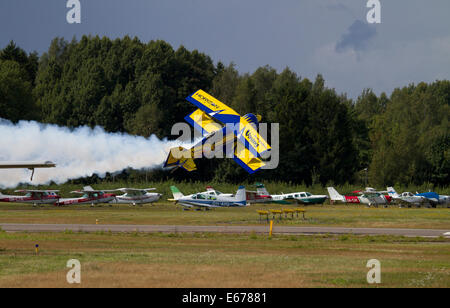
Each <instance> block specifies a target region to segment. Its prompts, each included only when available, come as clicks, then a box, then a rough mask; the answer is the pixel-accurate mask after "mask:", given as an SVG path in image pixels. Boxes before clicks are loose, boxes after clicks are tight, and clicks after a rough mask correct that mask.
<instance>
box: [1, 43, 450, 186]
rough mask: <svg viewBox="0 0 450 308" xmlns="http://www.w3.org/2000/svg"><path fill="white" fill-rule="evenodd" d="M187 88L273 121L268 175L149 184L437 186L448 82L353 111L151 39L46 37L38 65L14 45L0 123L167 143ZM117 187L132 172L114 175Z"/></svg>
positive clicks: (369, 95)
mask: <svg viewBox="0 0 450 308" xmlns="http://www.w3.org/2000/svg"><path fill="white" fill-rule="evenodd" d="M198 89H203V90H205V91H207V92H210V93H211V94H212V95H214V96H215V97H217V98H218V99H219V100H221V101H223V102H224V103H225V104H227V105H229V106H231V107H232V108H234V109H235V110H236V111H238V112H239V113H240V114H242V115H244V114H246V113H254V114H259V115H261V116H262V118H263V122H267V123H279V125H280V126H279V128H280V132H279V133H280V134H279V145H280V162H279V166H278V168H276V169H274V170H263V171H260V172H258V173H257V174H255V175H252V176H250V175H248V174H247V173H246V172H245V171H244V170H243V169H242V168H241V167H240V166H238V165H237V164H236V163H235V162H233V160H232V159H211V160H208V159H202V160H197V161H196V164H197V167H198V170H197V171H195V172H192V173H186V172H184V171H183V170H177V171H175V172H174V173H170V174H168V173H167V172H159V171H154V172H152V175H153V176H156V177H159V178H161V179H167V178H169V177H170V178H174V179H176V180H186V179H188V180H203V181H209V180H217V181H221V180H226V181H230V182H236V183H238V182H242V181H246V180H248V181H253V180H254V181H257V180H258V181H263V180H266V179H270V180H280V181H290V182H294V183H302V182H303V183H306V184H313V183H321V184H323V185H324V184H326V183H329V182H333V183H335V184H343V183H345V182H358V179H357V175H358V174H359V173H361V172H360V171H361V170H362V169H363V168H368V169H369V175H370V184H372V185H379V186H384V185H385V184H397V183H398V184H409V183H413V184H422V183H424V182H427V183H428V182H429V183H432V184H434V185H448V183H449V169H450V163H449V155H450V154H449V153H450V151H449V144H450V137H449V133H448V132H449V131H450V130H449V121H448V118H449V115H450V82H449V81H436V82H434V83H431V84H426V83H420V84H418V85H409V86H407V87H404V88H400V89H395V90H394V91H393V93H392V94H391V95H390V96H389V97H388V96H387V95H386V94H385V93H382V94H381V95H380V96H377V95H376V94H375V93H374V92H373V91H372V90H371V89H365V90H364V91H363V92H362V93H361V95H360V96H359V97H358V98H357V99H356V101H354V102H353V101H352V100H350V99H348V98H347V97H346V96H345V95H339V94H337V93H336V91H335V90H333V89H329V88H327V87H326V83H325V80H324V79H323V77H322V76H321V75H318V76H317V78H316V79H315V81H314V82H311V81H310V80H308V79H302V78H301V77H299V76H298V75H297V74H296V73H294V72H292V71H291V70H290V69H289V68H286V69H285V70H283V71H282V72H280V73H278V72H277V71H276V70H275V69H273V68H271V67H269V66H264V67H260V68H258V69H256V70H255V71H254V72H253V73H246V74H243V75H241V74H239V72H238V71H237V69H236V67H235V65H234V64H233V63H231V64H229V65H228V66H225V65H224V64H222V63H221V62H219V63H217V65H214V63H213V61H212V59H211V58H210V57H209V56H207V55H205V54H203V53H201V52H199V51H197V50H193V51H190V50H187V49H186V48H185V47H184V46H180V47H179V48H178V49H176V50H175V49H173V47H172V46H171V45H170V44H168V43H167V42H165V41H162V40H157V41H150V42H148V43H142V42H141V41H140V40H139V39H138V38H131V37H128V36H125V37H123V38H120V39H115V40H111V39H109V38H106V37H102V38H100V37H98V36H83V37H81V39H80V40H79V41H78V40H77V39H76V38H73V39H72V40H71V41H70V42H69V41H66V40H65V39H64V38H55V39H54V40H53V41H52V42H51V44H50V46H49V49H48V51H47V52H45V53H44V54H42V56H41V57H40V58H38V56H37V54H36V53H31V54H27V53H26V52H25V51H24V50H22V49H20V48H19V47H17V46H16V45H15V43H14V42H11V43H10V44H9V45H7V46H6V47H5V48H4V49H3V50H0V118H6V119H9V120H11V121H13V122H17V121H18V120H20V119H35V120H41V121H43V122H46V123H55V124H58V125H63V126H68V127H72V128H73V127H77V126H80V125H88V126H91V127H94V126H96V125H100V126H102V127H103V128H104V129H105V130H106V131H108V132H124V133H130V134H135V135H141V136H145V137H148V136H150V135H152V134H156V135H157V136H158V137H159V138H169V139H172V138H176V137H177V136H170V133H171V128H172V125H173V124H175V123H177V122H183V121H184V117H185V116H186V115H188V114H190V113H191V112H193V111H194V110H195V109H196V108H195V107H194V106H192V104H189V103H187V102H186V101H185V98H186V97H187V96H188V95H189V94H191V93H193V92H194V91H196V90H198ZM268 133H269V136H268V141H269V143H270V141H271V140H270V139H271V138H270V137H271V135H272V133H273V132H272V131H271V130H270V128H269V132H268ZM120 177H121V178H123V179H126V178H133V179H136V180H138V179H141V174H140V173H139V172H138V171H132V170H126V171H124V172H123V173H122V174H121V175H120ZM358 183H359V182H358Z"/></svg>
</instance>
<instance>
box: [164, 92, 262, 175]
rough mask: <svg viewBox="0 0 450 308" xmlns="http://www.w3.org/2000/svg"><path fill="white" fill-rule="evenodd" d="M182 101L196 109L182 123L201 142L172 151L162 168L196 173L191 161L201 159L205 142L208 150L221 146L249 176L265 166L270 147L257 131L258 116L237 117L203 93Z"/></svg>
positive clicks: (234, 113)
mask: <svg viewBox="0 0 450 308" xmlns="http://www.w3.org/2000/svg"><path fill="white" fill-rule="evenodd" d="M186 99H187V100H188V101H189V102H191V103H192V104H194V105H195V106H197V107H198V109H197V110H196V111H194V112H193V113H191V114H190V115H188V116H186V117H185V120H186V121H187V122H188V123H189V124H191V125H192V126H194V128H195V129H197V130H198V131H200V132H201V133H202V136H203V139H202V140H201V141H200V142H198V143H197V144H195V145H194V146H193V147H191V148H190V149H185V148H183V147H177V148H172V149H171V150H170V153H169V155H168V157H167V159H166V162H165V164H164V167H181V168H183V169H185V170H187V171H194V170H196V165H195V163H194V158H199V157H202V155H203V154H204V153H205V152H204V150H205V149H204V147H203V146H204V144H205V143H207V142H208V143H209V142H211V143H212V144H211V151H216V150H218V149H219V148H217V147H222V150H223V153H225V154H226V155H227V156H228V155H230V154H233V157H234V160H235V161H236V162H237V163H238V164H239V165H240V166H241V167H243V168H244V169H245V170H246V171H247V172H249V173H254V172H256V171H258V170H259V169H261V168H262V167H263V166H264V165H265V163H264V162H263V160H262V159H261V158H262V157H263V156H264V154H265V153H267V152H268V151H270V149H271V148H270V145H269V144H268V143H267V142H266V141H265V140H264V139H263V138H262V137H261V136H260V135H259V133H258V131H257V128H258V125H259V121H260V119H261V117H258V116H255V115H253V114H247V115H245V116H240V115H239V114H238V113H237V112H236V111H234V110H233V109H231V108H230V107H228V106H227V105H225V104H224V103H222V102H220V101H219V100H218V99H216V98H214V97H212V96H211V95H209V94H208V93H206V92H205V91H203V90H198V91H197V92H195V93H193V94H192V95H190V96H188V97H187V98H186ZM231 145H232V146H231Z"/></svg>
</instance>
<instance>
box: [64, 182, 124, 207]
mask: <svg viewBox="0 0 450 308" xmlns="http://www.w3.org/2000/svg"><path fill="white" fill-rule="evenodd" d="M112 191H115V190H94V189H93V188H92V187H91V186H85V187H84V188H83V190H76V191H72V192H71V193H74V194H82V195H83V196H82V197H80V198H63V199H59V201H58V202H57V203H56V204H57V205H59V206H62V205H72V204H91V206H94V204H98V203H108V202H110V201H112V200H114V199H115V198H116V195H115V194H111V193H107V192H112Z"/></svg>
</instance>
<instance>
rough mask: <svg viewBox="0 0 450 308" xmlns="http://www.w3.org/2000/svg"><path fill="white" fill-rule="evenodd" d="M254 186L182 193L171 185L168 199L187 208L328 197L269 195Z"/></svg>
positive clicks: (316, 201)
mask: <svg viewBox="0 0 450 308" xmlns="http://www.w3.org/2000/svg"><path fill="white" fill-rule="evenodd" d="M256 188H257V189H256V191H248V190H246V189H245V187H244V186H240V187H239V189H238V190H237V192H236V194H224V193H222V192H220V191H217V190H215V189H214V188H212V187H211V186H208V187H206V191H204V192H199V193H194V194H190V195H183V193H182V192H181V191H180V190H179V189H178V188H177V187H176V186H171V187H170V189H171V191H172V194H173V199H168V200H169V201H173V202H175V204H180V205H181V206H184V207H188V208H216V207H242V206H247V205H249V204H253V203H276V204H291V203H296V204H304V205H307V204H323V203H324V202H325V200H326V199H327V198H328V196H326V195H313V194H311V193H309V192H297V193H290V194H281V195H271V194H269V192H268V191H267V190H266V188H265V187H264V185H263V184H260V183H257V184H256Z"/></svg>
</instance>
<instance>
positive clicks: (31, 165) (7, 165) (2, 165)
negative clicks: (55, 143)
mask: <svg viewBox="0 0 450 308" xmlns="http://www.w3.org/2000/svg"><path fill="white" fill-rule="evenodd" d="M53 167H56V165H55V164H54V163H52V162H51V161H46V162H25V161H16V162H4V161H3V162H0V169H21V168H24V169H30V170H31V171H32V172H31V181H33V175H34V169H35V168H53Z"/></svg>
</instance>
